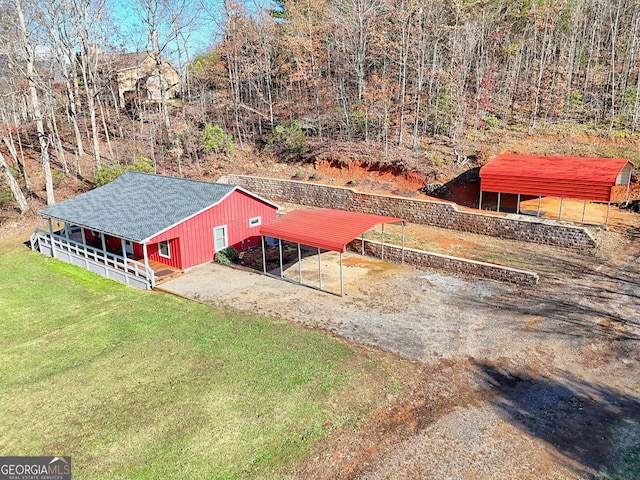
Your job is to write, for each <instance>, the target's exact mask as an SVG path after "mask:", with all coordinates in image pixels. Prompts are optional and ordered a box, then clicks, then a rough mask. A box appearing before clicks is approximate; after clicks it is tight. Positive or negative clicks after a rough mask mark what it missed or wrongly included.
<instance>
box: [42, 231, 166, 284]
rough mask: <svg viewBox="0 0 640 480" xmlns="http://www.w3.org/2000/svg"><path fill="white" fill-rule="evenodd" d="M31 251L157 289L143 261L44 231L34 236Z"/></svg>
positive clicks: (120, 280)
mask: <svg viewBox="0 0 640 480" xmlns="http://www.w3.org/2000/svg"><path fill="white" fill-rule="evenodd" d="M30 242H31V249H32V250H39V251H40V252H41V253H44V254H45V255H49V256H51V257H54V258H57V259H59V260H63V261H65V262H67V263H71V264H73V265H77V266H79V267H83V268H86V269H87V270H90V271H92V272H94V273H97V274H98V275H102V276H103V277H106V278H110V279H112V280H116V281H119V282H121V283H125V284H127V285H131V286H133V287H137V288H142V289H146V290H149V289H151V288H153V287H155V284H156V282H155V273H154V271H153V270H152V269H151V268H150V267H149V266H148V265H145V264H144V263H142V262H138V261H137V260H132V259H130V258H126V257H123V256H121V255H116V254H114V253H110V252H105V251H104V250H102V249H99V248H94V247H91V246H89V245H84V244H82V243H78V242H76V241H74V240H70V239H67V238H65V237H62V236H60V235H56V234H55V233H54V234H52V233H50V232H47V231H45V230H41V229H36V231H35V232H34V233H33V235H31V240H30Z"/></svg>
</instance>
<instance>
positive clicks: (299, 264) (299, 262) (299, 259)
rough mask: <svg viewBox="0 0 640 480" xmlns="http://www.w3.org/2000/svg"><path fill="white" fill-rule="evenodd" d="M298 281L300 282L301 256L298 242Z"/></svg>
mask: <svg viewBox="0 0 640 480" xmlns="http://www.w3.org/2000/svg"><path fill="white" fill-rule="evenodd" d="M298 283H302V256H301V255H300V244H298Z"/></svg>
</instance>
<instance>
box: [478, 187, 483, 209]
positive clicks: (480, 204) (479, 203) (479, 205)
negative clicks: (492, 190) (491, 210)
mask: <svg viewBox="0 0 640 480" xmlns="http://www.w3.org/2000/svg"><path fill="white" fill-rule="evenodd" d="M478 210H482V190H480V200H478Z"/></svg>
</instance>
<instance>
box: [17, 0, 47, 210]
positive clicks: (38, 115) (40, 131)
mask: <svg viewBox="0 0 640 480" xmlns="http://www.w3.org/2000/svg"><path fill="white" fill-rule="evenodd" d="M14 5H15V8H16V14H17V20H18V24H17V27H18V41H19V44H20V46H21V47H22V48H23V49H24V65H25V74H26V80H27V84H28V90H29V104H30V107H31V114H32V116H33V120H34V121H35V124H36V130H37V135H38V142H39V144H40V160H41V162H42V170H43V172H44V178H45V189H46V192H47V205H53V204H54V203H55V202H56V200H55V195H54V192H53V177H52V175H51V161H50V159H49V143H50V140H51V139H50V136H49V133H48V132H46V131H45V129H44V119H43V114H42V109H41V107H40V98H39V95H38V89H37V84H36V68H35V63H36V59H35V54H34V47H33V45H32V44H31V42H30V39H29V33H28V31H27V25H26V22H25V18H24V11H23V8H22V2H21V0H14Z"/></svg>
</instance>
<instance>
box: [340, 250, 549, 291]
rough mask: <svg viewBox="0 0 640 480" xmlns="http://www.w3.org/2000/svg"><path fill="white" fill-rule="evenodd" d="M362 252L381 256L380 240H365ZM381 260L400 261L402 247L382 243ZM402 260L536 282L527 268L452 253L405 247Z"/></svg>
mask: <svg viewBox="0 0 640 480" xmlns="http://www.w3.org/2000/svg"><path fill="white" fill-rule="evenodd" d="M347 249H348V250H349V251H352V252H355V253H362V252H363V250H362V239H360V238H357V239H355V240H353V241H351V242H350V243H349V244H348V245H347ZM364 254H365V255H368V256H370V257H375V258H382V244H381V243H379V242H375V241H371V240H366V239H365V241H364ZM384 260H387V261H389V262H394V263H401V262H402V261H403V252H402V248H401V247H398V246H396V245H388V244H386V243H385V245H384ZM404 263H408V264H410V265H414V266H415V267H418V268H426V269H435V270H443V271H445V272H447V273H453V274H457V275H462V276H472V277H480V278H488V279H490V280H499V281H501V282H508V283H513V284H515V285H520V286H526V287H531V286H533V285H536V284H537V283H538V274H537V273H535V272H528V271H526V270H518V269H515V268H509V267H504V266H502V265H495V264H492V263H485V262H478V261H475V260H469V259H466V258H459V257H451V256H449V255H441V254H438V253H431V252H425V251H422V250H414V249H412V248H405V249H404Z"/></svg>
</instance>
